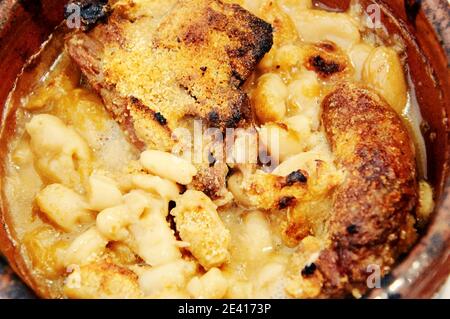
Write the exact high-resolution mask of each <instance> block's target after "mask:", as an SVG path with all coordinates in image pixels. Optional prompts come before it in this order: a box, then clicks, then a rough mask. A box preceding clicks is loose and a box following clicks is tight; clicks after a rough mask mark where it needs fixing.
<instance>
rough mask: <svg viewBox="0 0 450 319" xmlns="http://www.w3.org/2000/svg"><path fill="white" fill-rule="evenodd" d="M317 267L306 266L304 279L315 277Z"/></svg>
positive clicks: (303, 274) (313, 265)
mask: <svg viewBox="0 0 450 319" xmlns="http://www.w3.org/2000/svg"><path fill="white" fill-rule="evenodd" d="M316 269H317V266H316V264H315V263H311V264H309V265H306V266H305V268H303V270H302V276H303V277H309V276H312V275H314V273H315V272H316Z"/></svg>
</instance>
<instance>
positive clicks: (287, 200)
mask: <svg viewBox="0 0 450 319" xmlns="http://www.w3.org/2000/svg"><path fill="white" fill-rule="evenodd" d="M295 202H296V199H295V197H293V196H286V197H282V198H281V199H280V201H279V202H278V208H279V209H285V208H287V207H290V206H292V205H295Z"/></svg>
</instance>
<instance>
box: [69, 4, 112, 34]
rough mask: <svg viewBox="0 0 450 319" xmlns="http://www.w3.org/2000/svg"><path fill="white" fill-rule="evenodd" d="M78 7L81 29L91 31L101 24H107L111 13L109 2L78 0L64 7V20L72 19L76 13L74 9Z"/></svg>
mask: <svg viewBox="0 0 450 319" xmlns="http://www.w3.org/2000/svg"><path fill="white" fill-rule="evenodd" d="M75 6H77V7H78V8H79V10H80V11H79V12H80V18H81V23H82V25H81V28H82V29H83V30H89V29H91V28H93V27H94V26H96V25H97V24H98V23H100V22H105V21H106V19H107V18H108V15H109V13H110V7H109V5H108V0H76V1H71V2H69V3H68V4H67V5H66V6H65V7H64V18H66V19H68V18H70V17H71V16H72V15H73V14H74V13H75V12H74V11H73V9H72V8H74V7H75Z"/></svg>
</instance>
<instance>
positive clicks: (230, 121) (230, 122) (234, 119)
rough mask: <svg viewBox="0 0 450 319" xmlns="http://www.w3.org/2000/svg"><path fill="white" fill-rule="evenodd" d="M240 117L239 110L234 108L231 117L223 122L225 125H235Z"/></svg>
mask: <svg viewBox="0 0 450 319" xmlns="http://www.w3.org/2000/svg"><path fill="white" fill-rule="evenodd" d="M242 118H243V116H242V112H241V110H239V109H235V110H234V111H233V114H232V115H231V117H230V118H229V119H227V122H226V123H225V124H226V127H237V125H238V124H239V122H240V121H241V120H242Z"/></svg>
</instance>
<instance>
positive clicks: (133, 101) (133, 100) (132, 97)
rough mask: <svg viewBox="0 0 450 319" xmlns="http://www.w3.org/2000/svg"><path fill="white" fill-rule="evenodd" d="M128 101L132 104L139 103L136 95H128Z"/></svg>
mask: <svg viewBox="0 0 450 319" xmlns="http://www.w3.org/2000/svg"><path fill="white" fill-rule="evenodd" d="M130 101H131V103H133V104H137V103H140V101H139V99H138V98H137V97H134V96H130Z"/></svg>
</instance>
